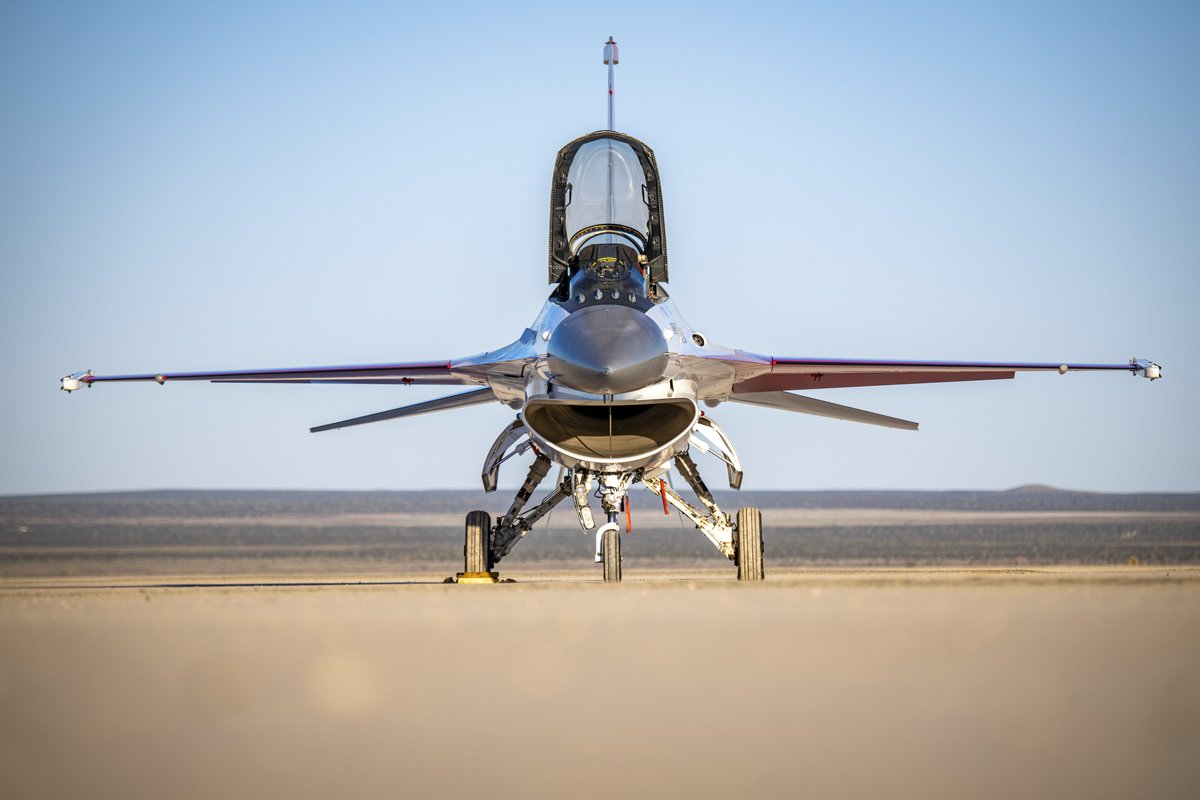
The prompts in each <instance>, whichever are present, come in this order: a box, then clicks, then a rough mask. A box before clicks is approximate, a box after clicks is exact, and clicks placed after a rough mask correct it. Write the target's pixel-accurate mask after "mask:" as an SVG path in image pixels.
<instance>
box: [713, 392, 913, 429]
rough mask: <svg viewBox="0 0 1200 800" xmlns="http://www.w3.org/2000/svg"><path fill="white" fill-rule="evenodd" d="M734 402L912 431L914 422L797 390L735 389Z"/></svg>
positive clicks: (730, 396)
mask: <svg viewBox="0 0 1200 800" xmlns="http://www.w3.org/2000/svg"><path fill="white" fill-rule="evenodd" d="M729 399H730V400H732V401H733V402H735V403H749V404H751V405H755V406H766V407H767V408H778V409H781V410H783V411H796V412H799V413H801V414H813V415H815V416H818V417H829V418H831V419H844V420H846V421H848V422H865V423H867V424H868V425H882V426H883V427H885V428H899V429H901V430H906V431H915V430H916V429H917V423H915V422H909V421H908V420H906V419H897V418H896V417H888V416H885V415H883V414H876V413H874V412H873V411H863V410H862V409H861V408H851V407H850V406H840V405H838V404H837V403H829V402H826V401H824V400H814V399H813V398H811V397H805V396H804V395H801V394H792V393H791V392H735V393H734V394H731V395H729Z"/></svg>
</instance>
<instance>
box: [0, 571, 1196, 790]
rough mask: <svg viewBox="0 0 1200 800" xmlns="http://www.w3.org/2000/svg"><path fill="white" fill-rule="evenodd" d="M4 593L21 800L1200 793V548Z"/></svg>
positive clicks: (10, 743)
mask: <svg viewBox="0 0 1200 800" xmlns="http://www.w3.org/2000/svg"><path fill="white" fill-rule="evenodd" d="M231 583H232V584H233V585H225V584H222V583H221V582H218V581H212V580H208V581H203V582H199V583H198V582H197V581H195V579H193V578H191V577H189V576H178V577H176V578H172V579H163V578H162V577H158V578H156V579H155V580H154V581H153V582H152V583H147V582H145V581H139V580H133V579H124V580H113V579H110V580H108V581H107V582H105V583H104V584H102V585H101V584H95V583H91V582H89V581H88V580H85V579H72V580H65V581H62V582H61V583H58V584H54V585H49V584H41V585H33V584H30V583H29V582H28V581H6V582H4V583H3V584H0V641H2V642H3V654H2V655H0V705H2V707H3V708H4V714H3V716H2V718H0V776H2V777H0V782H2V785H0V793H2V794H3V795H4V796H6V797H27V798H33V797H75V796H90V797H114V798H116V797H124V798H128V797H187V798H191V797H195V798H200V797H213V796H236V797H249V796H264V795H265V796H284V795H286V796H292V797H330V796H357V797H383V796H390V797H396V796H401V797H408V796H412V797H420V796H467V795H485V796H495V797H530V796H535V797H536V796H545V797H550V796H554V797H563V796H580V797H601V796H614V795H617V796H625V795H631V796H639V797H640V796H668V797H682V796H690V797H718V796H725V797H728V796H798V795H808V796H820V797H838V796H857V797H862V796H887V797H1012V796H1023V797H1031V796H1032V797H1089V798H1095V797H1194V796H1195V787H1196V786H1197V785H1198V784H1197V782H1198V781H1200V568H1196V567H1183V568H1146V567H1107V568H1086V567H1062V568H1039V569H1011V570H1002V569H983V568H932V569H930V568H924V569H922V568H901V569H813V570H790V571H786V572H779V571H777V572H776V573H774V574H771V575H770V576H769V581H768V582H767V583H764V584H761V585H753V586H751V585H739V584H737V583H736V582H735V581H731V580H729V576H728V574H726V572H725V571H722V572H720V573H715V572H714V573H711V574H700V575H692V574H681V573H672V572H670V571H660V570H654V571H642V572H639V571H637V570H632V569H631V570H630V573H629V578H628V580H627V581H626V582H625V583H624V584H622V585H620V586H605V585H603V584H601V583H597V582H596V576H595V575H594V574H592V571H588V572H586V573H569V572H567V573H562V572H559V573H544V574H540V575H539V574H530V575H528V576H527V577H526V578H525V579H523V580H521V581H520V582H518V583H511V584H499V585H495V586H455V585H448V584H443V583H440V576H439V575H435V574H426V575H420V574H413V575H408V574H398V575H395V576H392V577H391V578H381V577H376V578H375V579H373V580H371V581H369V582H364V583H359V582H357V579H355V578H353V577H350V576H347V577H346V578H345V579H341V580H339V579H336V578H330V576H328V575H320V576H308V577H307V578H305V576H295V577H292V578H288V579H286V580H280V579H278V578H274V577H266V578H254V577H253V576H242V577H241V578H240V579H239V580H238V581H236V582H231Z"/></svg>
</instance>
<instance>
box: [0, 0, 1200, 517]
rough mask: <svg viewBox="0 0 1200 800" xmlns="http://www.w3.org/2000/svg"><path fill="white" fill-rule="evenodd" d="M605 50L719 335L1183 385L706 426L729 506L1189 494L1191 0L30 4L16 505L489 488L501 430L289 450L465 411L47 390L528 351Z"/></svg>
mask: <svg viewBox="0 0 1200 800" xmlns="http://www.w3.org/2000/svg"><path fill="white" fill-rule="evenodd" d="M609 35H612V36H614V37H616V39H617V41H618V42H619V43H620V46H621V56H622V63H621V66H620V67H619V68H618V75H617V87H618V104H617V127H618V128H619V129H620V130H623V131H626V132H628V133H630V134H633V135H635V136H637V137H639V138H641V139H643V140H644V141H646V142H647V143H648V144H649V145H650V146H651V147H653V148H654V150H655V152H656V153H657V156H658V161H659V165H660V168H661V170H662V173H663V181H664V190H665V211H666V220H667V223H668V225H667V231H668V237H669V238H668V241H669V246H670V252H671V276H672V278H673V280H672V283H671V284H670V285H669V288H670V291H671V293H672V296H673V297H674V299H675V301H676V303H677V304H678V307H679V308H680V309H681V311H682V312H683V314H684V315H685V316H686V317H687V319H688V320H689V321H690V322H691V323H692V324H693V325H695V326H696V327H697V328H699V329H700V330H702V331H704V333H705V334H706V335H707V336H708V337H709V338H710V339H711V340H713V341H716V342H720V343H722V344H726V345H730V346H734V347H740V348H744V349H747V350H752V351H755V352H760V353H769V354H774V355H787V356H827V357H861V358H944V359H981V360H1010V359H1020V360H1038V361H1043V360H1044V361H1065V360H1075V361H1124V360H1126V359H1128V358H1130V357H1132V356H1147V357H1151V358H1154V359H1155V360H1157V361H1158V362H1159V363H1161V364H1162V365H1163V367H1164V374H1165V378H1164V379H1163V380H1161V381H1158V382H1155V383H1153V384H1151V383H1150V382H1148V381H1144V380H1140V379H1134V378H1132V377H1129V376H1127V375H1124V374H1119V375H1083V374H1071V375H1067V376H1065V377H1059V376H1057V375H1023V376H1018V377H1017V379H1016V380H1014V381H1003V382H987V383H980V384H961V385H953V384H951V385H944V386H915V387H895V388H876V389H858V390H834V391H829V392H824V393H816V396H819V397H821V398H822V399H826V400H832V401H834V402H839V403H846V404H850V405H859V406H862V407H865V408H868V409H870V410H873V411H878V412H881V413H885V414H890V415H893V416H899V417H904V418H907V419H913V420H917V421H919V422H921V423H922V425H921V431H919V432H917V433H909V432H903V431H893V430H886V429H882V428H875V427H870V426H863V425H855V424H852V423H847V422H839V421H834V420H825V419H820V418H816V417H808V416H801V415H792V414H786V413H784V412H777V411H771V410H767V409H759V408H751V407H745V406H734V407H730V406H728V405H727V406H722V407H720V408H718V409H716V410H715V411H714V412H712V413H713V416H714V418H715V419H716V420H717V421H718V422H720V423H721V424H722V425H723V426H724V427H725V428H726V430H727V431H728V432H729V433H730V435H731V436H732V437H733V439H734V442H735V443H736V444H737V446H738V448H739V450H740V452H741V455H742V458H743V460H744V461H745V463H746V481H745V488H747V489H766V488H794V489H819V488H914V489H948V488H980V489H1003V488H1009V487H1012V486H1016V485H1019V484H1024V483H1048V484H1052V485H1055V486H1061V487H1067V488H1079V489H1093V490H1114V491H1136V490H1188V491H1196V490H1200V423H1198V421H1197V413H1196V410H1195V408H1196V404H1197V400H1196V398H1197V397H1200V377H1198V375H1200V322H1198V315H1197V312H1198V306H1200V302H1198V301H1200V47H1198V46H1197V42H1200V5H1197V4H1196V3H1194V2H1184V3H1163V2H1146V1H1145V0H1139V1H1137V2H1118V3H1109V2H1078V3H1068V2H1049V3H1047V2H1031V3H1019V2H998V3H960V2H945V3H922V2H917V3H879V4H872V3H854V2H851V3H841V2H838V3H832V2H831V3H819V4H813V3H779V4H775V3H756V2H752V1H751V2H740V3H727V2H720V3H704V2H687V3H645V2H633V3H628V2H604V3H561V2H553V3H537V4H533V3H524V4H499V3H482V2H480V3H454V2H444V3H421V4H412V7H409V6H408V5H407V4H399V3H392V2H381V3H354V2H347V3H328V4H315V3H314V4H306V3H261V2H231V3H221V2H215V3H214V2H203V3H200V2H195V3H193V2H171V3H159V2H144V3H118V2H108V3H103V2H53V3H51V2H45V3H42V2H38V3H11V2H10V3H5V4H3V6H0V119H2V124H0V204H2V206H0V211H2V213H0V281H2V282H0V312H2V314H0V336H2V338H3V351H2V352H3V367H4V369H3V383H4V385H3V392H2V393H0V411H2V412H3V413H0V426H2V427H0V431H2V433H0V493H3V494H13V493H25V492H51V491H54V492H57V491H84V490H88V491H90V490H107V489H140V488H166V487H179V488H324V489H373V488H466V487H472V486H477V485H478V480H479V477H478V474H479V468H480V464H481V462H482V459H483V456H484V454H485V453H486V451H487V448H488V446H489V445H490V444H491V442H492V440H493V438H494V437H495V435H496V434H497V433H499V431H500V430H501V428H502V427H504V425H505V424H506V423H507V422H508V421H509V420H510V419H511V418H512V412H511V411H510V410H509V409H507V408H505V407H502V406H499V405H496V406H486V407H475V408H470V409H465V410H461V411H456V412H446V413H443V414H437V415H430V416H425V417H419V418H415V419H410V420H400V421H393V422H387V423H381V424H378V425H370V426H363V427H361V428H356V429H353V430H344V431H337V432H330V433H324V434H309V433H308V432H307V429H308V427H309V426H312V425H316V424H320V423H324V422H330V421H333V420H337V419H343V418H346V417H352V416H356V415H359V414H364V413H370V412H373V411H378V410H382V409H386V408H392V407H394V406H397V405H401V404H404V403H407V402H417V401H420V400H425V399H429V398H431V397H435V396H438V395H439V394H443V393H445V392H446V391H447V390H441V389H438V388H402V387H330V386H216V385H209V384H175V385H168V386H165V387H158V386H155V385H153V384H147V385H112V386H98V387H96V388H94V389H91V390H87V391H83V392H79V393H77V394H74V395H70V396H68V395H66V394H65V393H62V392H59V391H57V387H58V378H59V377H60V376H62V375H64V374H66V373H67V372H70V371H73V370H78V369H88V368H92V369H95V370H96V371H97V372H109V373H113V372H142V371H146V372H155V371H165V372H170V371H183V370H193V369H227V368H228V369H234V368H257V367H269V366H279V367H283V366H300V365H311V364H338V363H354V362H373V361H405V360H427V359H441V358H449V357H456V356H463V355H468V354H471V353H474V352H478V351H482V350H486V349H490V348H492V347H495V346H498V345H501V344H505V343H507V342H509V341H511V340H512V339H514V338H516V337H517V336H518V335H519V334H520V332H521V330H522V328H523V327H525V326H526V325H527V324H529V323H530V322H531V321H532V320H533V318H534V316H535V315H536V313H537V311H538V309H539V308H540V306H541V303H542V301H543V299H544V297H545V295H546V293H547V287H546V285H545V275H546V252H545V250H546V218H547V204H548V198H549V184H550V170H551V166H552V163H553V158H554V154H555V152H556V151H557V149H558V148H559V147H560V146H561V145H563V144H564V143H566V142H567V141H569V140H570V139H572V138H574V137H575V136H577V135H580V134H582V133H586V132H588V131H591V130H594V129H597V128H600V127H603V125H604V120H605V96H604V89H605V80H606V76H605V71H604V67H603V66H602V65H601V63H600V62H601V49H602V47H601V46H602V43H603V42H604V41H605V39H606V38H607V37H608V36H609ZM448 391H454V390H453V389H450V390H448ZM703 466H704V464H703V463H702V467H703ZM715 467H716V465H715V464H712V463H711V462H710V463H709V466H708V467H707V474H708V476H709V478H710V483H711V484H713V485H714V486H718V485H720V484H721V476H722V474H723V470H720V471H719V470H718V469H716V468H715ZM522 471H523V470H516V469H513V470H510V471H507V472H505V473H503V474H502V480H503V481H504V484H505V485H510V486H511V485H514V484H516V483H518V482H519V480H520V478H521V477H522V475H520V474H518V473H519V472H522ZM635 497H636V496H635ZM506 501H507V498H505V502H506ZM635 502H636V499H635Z"/></svg>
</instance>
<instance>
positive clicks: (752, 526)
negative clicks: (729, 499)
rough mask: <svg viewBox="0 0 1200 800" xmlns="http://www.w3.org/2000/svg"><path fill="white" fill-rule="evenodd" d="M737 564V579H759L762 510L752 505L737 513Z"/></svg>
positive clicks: (761, 572)
mask: <svg viewBox="0 0 1200 800" xmlns="http://www.w3.org/2000/svg"><path fill="white" fill-rule="evenodd" d="M735 541H736V543H737V550H736V551H735V558H734V562H735V563H736V564H737V571H738V580H739V581H761V580H762V579H763V578H764V577H765V576H764V575H763V542H762V512H761V511H759V510H758V509H757V508H754V507H752V506H747V507H746V508H739V509H738V514H737V537H736V540H735Z"/></svg>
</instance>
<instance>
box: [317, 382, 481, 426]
mask: <svg viewBox="0 0 1200 800" xmlns="http://www.w3.org/2000/svg"><path fill="white" fill-rule="evenodd" d="M495 400H496V395H495V394H494V393H493V392H492V390H491V389H475V390H473V391H470V392H461V393H459V394H452V395H450V396H449V397H439V398H437V399H436V400H427V401H425V402H424V403H414V404H413V405H411V406H401V407H400V408H393V409H390V410H388V411H380V412H379V413H378V414H367V415H366V416H365V417H354V418H353V419H344V420H342V421H341V422H331V423H329V424H328V425H318V426H317V427H315V428H309V429H308V430H309V433H320V432H321V431H331V430H335V429H337V428H349V427H350V426H352V425H366V424H367V423H368V422H383V421H384V420H388V419H397V418H399V417H413V416H416V415H417V414H430V413H432V412H434V411H446V410H448V409H451V408H466V407H467V406H477V405H481V404H483V403H491V402H495Z"/></svg>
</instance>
